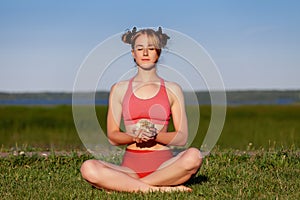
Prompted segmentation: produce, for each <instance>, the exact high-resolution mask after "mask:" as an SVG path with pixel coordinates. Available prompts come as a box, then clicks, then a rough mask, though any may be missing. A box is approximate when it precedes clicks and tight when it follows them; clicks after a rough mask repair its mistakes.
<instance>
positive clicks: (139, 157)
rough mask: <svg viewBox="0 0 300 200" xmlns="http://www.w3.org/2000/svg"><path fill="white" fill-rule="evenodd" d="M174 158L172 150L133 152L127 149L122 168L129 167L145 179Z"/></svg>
mask: <svg viewBox="0 0 300 200" xmlns="http://www.w3.org/2000/svg"><path fill="white" fill-rule="evenodd" d="M172 157H173V154H172V151H170V150H154V151H151V150H132V149H126V152H125V154H124V157H123V162H122V164H121V166H124V167H128V168H130V169H132V170H134V171H135V172H136V174H137V175H138V176H139V177H140V178H143V177H145V176H148V175H149V174H151V173H153V172H155V171H156V170H157V168H159V166H160V165H161V164H163V163H164V162H166V161H167V160H169V159H171V158H172Z"/></svg>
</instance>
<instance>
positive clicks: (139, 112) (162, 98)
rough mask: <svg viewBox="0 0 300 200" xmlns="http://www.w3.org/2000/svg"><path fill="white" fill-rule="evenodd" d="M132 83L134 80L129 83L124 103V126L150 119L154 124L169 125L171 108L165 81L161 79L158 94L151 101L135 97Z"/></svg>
mask: <svg viewBox="0 0 300 200" xmlns="http://www.w3.org/2000/svg"><path fill="white" fill-rule="evenodd" d="M132 81H133V78H132V79H130V81H129V84H128V88H127V91H126V93H125V96H124V99H123V102H122V110H123V112H122V115H123V119H124V124H125V125H129V124H136V123H137V122H138V121H139V120H140V119H148V120H150V121H151V122H152V123H154V124H163V125H167V124H168V123H169V121H170V115H171V108H170V103H169V99H168V95H167V91H166V87H165V82H164V80H163V79H160V89H159V91H158V93H157V94H156V95H155V96H153V97H151V98H149V99H140V98H138V97H136V96H135V94H134V93H133V90H132Z"/></svg>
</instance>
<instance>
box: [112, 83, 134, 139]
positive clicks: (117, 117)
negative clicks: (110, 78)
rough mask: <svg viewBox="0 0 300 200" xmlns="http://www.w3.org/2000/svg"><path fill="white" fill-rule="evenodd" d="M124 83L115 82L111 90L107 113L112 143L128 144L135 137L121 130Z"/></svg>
mask: <svg viewBox="0 0 300 200" xmlns="http://www.w3.org/2000/svg"><path fill="white" fill-rule="evenodd" d="M124 85H125V84H124V83H121V84H115V85H113V86H112V88H111V90H110V95H109V105H108V113H107V136H108V139H109V142H110V143H111V144H112V145H126V144H130V143H133V137H132V136H130V135H129V134H127V133H125V132H122V131H121V130H120V122H121V116H122V98H123V96H124V88H125V87H124ZM125 91H126V89H125Z"/></svg>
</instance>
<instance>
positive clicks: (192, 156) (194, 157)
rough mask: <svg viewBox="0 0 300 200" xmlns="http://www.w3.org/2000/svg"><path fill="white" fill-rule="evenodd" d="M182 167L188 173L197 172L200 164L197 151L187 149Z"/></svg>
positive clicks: (200, 160)
mask: <svg viewBox="0 0 300 200" xmlns="http://www.w3.org/2000/svg"><path fill="white" fill-rule="evenodd" d="M182 163H183V166H184V168H185V169H186V170H188V171H191V170H192V171H194V170H195V171H197V170H198V169H199V168H200V166H201V164H202V156H201V153H200V151H199V150H198V149H196V148H189V149H187V150H186V152H185V154H183V162H182Z"/></svg>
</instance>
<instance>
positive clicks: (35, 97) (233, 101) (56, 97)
mask: <svg viewBox="0 0 300 200" xmlns="http://www.w3.org/2000/svg"><path fill="white" fill-rule="evenodd" d="M212 93H214V94H217V93H220V92H219V91H213V92H211V93H209V92H208V91H197V92H184V94H185V99H186V104H187V105H195V97H197V99H196V101H197V102H198V105H210V95H211V94H212ZM78 94H79V96H82V104H91V102H90V100H86V97H87V96H89V97H91V95H93V96H92V97H94V99H95V100H94V101H93V102H92V103H93V104H95V105H107V104H108V97H109V92H107V91H98V92H96V93H91V92H90V93H89V92H82V93H78ZM72 95H73V94H72V93H71V92H36V93H34V92H24V93H13V92H12V93H9V92H0V105H72V103H73V102H72ZM226 97H227V105H268V104H272V105H288V104H295V103H297V104H298V103H300V90H245V91H242V90H240V91H226Z"/></svg>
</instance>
